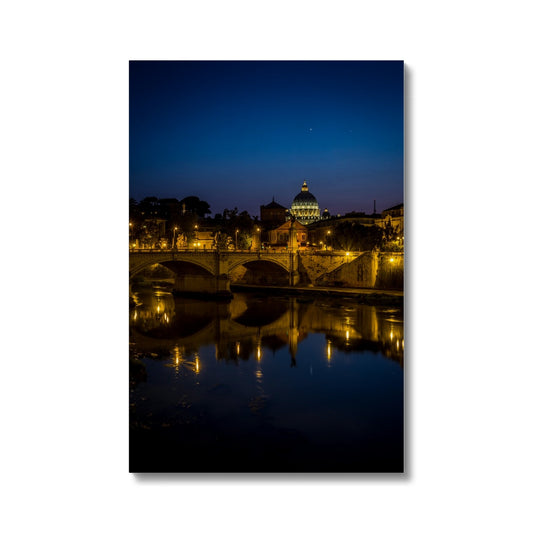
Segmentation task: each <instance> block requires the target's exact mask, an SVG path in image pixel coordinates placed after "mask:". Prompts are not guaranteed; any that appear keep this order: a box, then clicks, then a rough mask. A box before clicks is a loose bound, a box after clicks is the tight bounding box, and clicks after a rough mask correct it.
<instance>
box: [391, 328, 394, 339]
mask: <svg viewBox="0 0 533 533" xmlns="http://www.w3.org/2000/svg"><path fill="white" fill-rule="evenodd" d="M393 337H394V335H393V334H392V330H391V332H390V340H392V338H393Z"/></svg>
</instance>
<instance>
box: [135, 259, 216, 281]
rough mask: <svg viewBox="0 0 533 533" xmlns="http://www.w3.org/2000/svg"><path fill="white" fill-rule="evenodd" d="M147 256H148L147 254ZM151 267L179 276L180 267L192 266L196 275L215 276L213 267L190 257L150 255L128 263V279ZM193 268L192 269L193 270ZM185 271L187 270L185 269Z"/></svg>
mask: <svg viewBox="0 0 533 533" xmlns="http://www.w3.org/2000/svg"><path fill="white" fill-rule="evenodd" d="M147 256H148V254H147ZM152 265H163V266H165V267H167V268H168V269H170V270H172V271H173V272H174V273H176V274H179V273H180V272H179V271H180V268H179V267H180V265H183V266H186V265H194V267H196V269H198V270H197V273H204V274H210V275H211V276H214V275H215V268H214V265H209V264H206V262H205V261H202V260H201V259H196V258H191V257H179V258H175V257H172V256H170V255H169V256H166V257H161V256H159V257H158V255H156V254H153V255H152V254H150V255H149V256H148V257H141V258H139V259H138V260H137V261H136V262H135V263H134V264H131V262H130V278H132V277H133V276H135V275H136V274H139V273H140V272H142V271H143V270H144V269H145V268H148V267H150V266H152ZM194 267H193V268H194ZM185 270H187V269H186V268H185Z"/></svg>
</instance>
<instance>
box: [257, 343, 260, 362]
mask: <svg viewBox="0 0 533 533" xmlns="http://www.w3.org/2000/svg"><path fill="white" fill-rule="evenodd" d="M257 360H258V361H260V360H261V345H259V346H258V347H257Z"/></svg>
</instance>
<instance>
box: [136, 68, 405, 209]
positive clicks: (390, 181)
mask: <svg viewBox="0 0 533 533" xmlns="http://www.w3.org/2000/svg"><path fill="white" fill-rule="evenodd" d="M304 179H305V180H307V183H308V186H309V191H310V192H311V193H313V194H314V195H315V196H316V198H317V200H318V202H319V206H320V209H321V210H323V209H324V208H325V207H327V208H328V209H329V210H330V212H331V213H332V214H334V215H336V214H344V213H346V212H349V211H364V212H366V213H371V212H372V211H373V201H374V199H375V200H376V203H377V211H378V212H381V211H382V210H383V209H386V208H388V207H391V206H393V205H396V204H398V203H401V202H403V62H402V61H375V62H374V61H368V62H363V61H361V62H359V61H338V62H329V61H326V62H315V61H311V62H299V61H273V62H254V61H251V62H248V61H235V62H233V61H221V62H216V61H214V62H211V61H190V62H187V61H176V62H166V61H147V62H140V61H132V62H130V197H132V198H135V199H136V200H141V199H142V198H144V197H146V196H157V197H158V198H169V197H172V198H178V199H183V198H185V197H186V196H199V197H200V198H201V199H202V200H205V201H207V202H208V203H209V204H210V205H211V211H212V213H213V214H214V213H217V212H222V210H223V209H224V208H229V209H232V208H234V207H238V208H239V210H240V211H242V210H247V211H248V212H249V213H250V214H252V215H259V206H260V205H261V204H267V203H269V202H270V201H271V200H272V197H273V196H274V197H275V200H276V202H278V203H280V204H282V205H283V206H285V207H287V208H288V207H290V204H291V203H292V199H293V198H294V196H295V195H296V194H298V193H299V192H300V189H301V185H302V182H303V180H304Z"/></svg>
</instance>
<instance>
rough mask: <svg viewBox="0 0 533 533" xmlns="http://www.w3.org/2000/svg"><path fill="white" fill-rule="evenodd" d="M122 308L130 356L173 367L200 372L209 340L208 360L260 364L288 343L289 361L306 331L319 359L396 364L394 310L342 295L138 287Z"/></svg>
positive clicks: (399, 350) (397, 314)
mask: <svg viewBox="0 0 533 533" xmlns="http://www.w3.org/2000/svg"><path fill="white" fill-rule="evenodd" d="M134 295H135V301H136V303H137V305H136V306H135V307H134V308H133V309H132V310H131V311H130V324H131V331H130V340H131V342H132V343H133V345H134V347H135V351H136V353H138V354H150V353H151V354H153V353H158V354H160V355H165V354H168V355H169V356H170V357H173V358H174V361H175V365H176V368H179V365H180V364H181V363H185V362H186V361H189V362H191V363H192V366H193V368H194V371H195V372H196V374H199V373H200V372H201V362H200V359H199V351H200V348H201V347H202V346H206V345H215V348H216V351H215V354H216V359H217V360H226V361H228V362H234V363H238V361H239V360H249V359H251V358H253V359H255V360H257V361H258V362H260V361H261V359H262V358H264V357H265V354H266V353H268V352H270V353H273V354H275V352H276V351H277V350H280V349H281V348H283V347H285V346H286V347H288V351H289V354H290V357H291V360H290V365H291V366H296V365H297V354H298V348H299V345H300V344H301V343H302V342H304V341H305V339H306V338H307V337H308V335H309V334H316V333H320V334H323V335H324V337H325V343H324V357H325V359H326V360H327V363H328V365H331V364H333V362H334V360H335V354H336V353H337V352H342V353H344V354H353V353H357V352H363V351H370V352H375V353H381V354H382V355H384V356H385V357H387V358H390V359H392V360H394V361H396V362H397V363H399V364H400V365H401V366H402V367H403V357H404V338H403V335H404V331H403V316H402V311H401V309H398V308H389V309H388V308H377V307H375V306H368V305H358V304H354V303H353V302H351V301H350V300H347V299H328V298H324V299H305V298H296V297H266V296H251V295H247V294H236V295H235V298H234V299H233V300H232V301H231V302H230V303H227V302H214V301H213V302H209V301H197V300H190V299H183V298H176V297H174V296H173V295H172V294H171V293H169V292H165V291H161V290H157V291H153V290H150V289H145V290H144V291H137V292H135V294H134Z"/></svg>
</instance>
